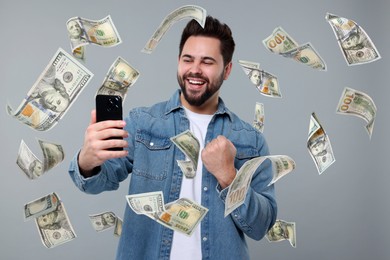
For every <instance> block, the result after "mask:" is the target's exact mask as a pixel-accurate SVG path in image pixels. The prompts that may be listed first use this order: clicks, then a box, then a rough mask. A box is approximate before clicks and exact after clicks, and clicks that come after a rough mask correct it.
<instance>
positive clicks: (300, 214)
mask: <svg viewBox="0 0 390 260" xmlns="http://www.w3.org/2000/svg"><path fill="white" fill-rule="evenodd" d="M185 4H197V5H200V6H202V7H204V8H205V9H206V10H207V12H208V14H211V15H213V16H215V17H217V18H219V19H220V20H221V21H223V22H225V23H227V24H228V25H230V27H231V29H232V30H233V35H234V37H235V41H236V45H237V47H236V52H235V54H234V57H233V59H234V61H233V63H234V64H233V71H232V74H231V76H230V78H229V80H228V81H226V82H225V83H224V85H223V88H222V92H221V95H222V97H223V99H224V101H225V102H226V103H227V105H228V106H229V107H230V108H231V109H232V110H233V111H235V112H236V113H237V114H238V115H239V116H241V117H242V118H243V119H244V120H246V121H248V122H252V120H253V117H254V106H255V103H256V102H261V103H264V105H265V129H264V134H265V136H266V138H267V140H268V143H269V146H270V149H271V153H272V154H286V155H289V156H291V157H292V158H293V159H294V160H295V162H296V164H297V168H296V169H295V170H294V171H293V172H292V173H290V175H288V176H286V177H284V178H282V179H281V180H280V181H279V182H278V183H277V185H276V188H277V200H278V205H279V213H278V218H280V219H284V220H286V221H294V222H296V225H297V248H292V247H291V246H290V244H289V243H288V242H287V241H282V242H279V243H269V242H268V241H267V240H266V239H265V238H264V239H263V240H261V241H253V240H250V239H249V240H248V243H249V250H250V253H251V256H252V259H297V260H298V259H316V260H325V259H326V260H327V259H377V260H380V259H388V257H389V256H390V249H389V248H390V247H389V244H390V238H389V233H390V232H389V231H390V230H389V229H390V228H389V224H388V223H389V219H390V218H389V217H390V210H389V202H388V197H389V194H390V193H389V189H388V183H389V182H390V177H389V174H388V173H389V172H388V169H389V167H388V161H387V160H388V158H389V151H388V147H389V146H390V143H389V138H388V136H387V134H386V133H389V130H390V129H389V128H390V125H389V109H388V107H387V105H386V104H388V100H389V96H390V95H389V86H388V84H389V83H388V69H389V65H390V64H389V54H390V53H389V49H388V46H389V44H390V42H389V39H390V38H389V36H388V32H387V25H389V24H390V19H389V18H388V17H389V16H388V10H389V7H390V4H389V1H385V0H383V1H381V0H375V1H365V0H342V1H309V0H298V1H286V0H279V1H256V0H253V1H222V0H219V1H193V2H188V1H150V0H143V1H116V0H111V1H104V2H103V1H100V2H97V1H73V0H69V1H19V0H14V1H12V2H11V1H4V0H1V1H0V22H1V24H2V29H1V39H0V46H1V48H0V73H1V74H0V75H1V80H2V88H1V89H2V97H1V99H0V102H1V107H3V108H5V105H6V103H7V102H8V103H9V104H10V105H11V106H12V107H13V108H15V109H16V108H17V107H18V106H19V104H20V102H21V101H22V99H23V98H24V96H25V95H26V93H27V92H28V91H29V90H30V88H31V86H32V85H33V84H34V82H35V81H36V80H37V78H38V76H39V75H40V74H41V72H42V71H43V69H44V68H45V67H46V65H47V64H48V62H49V60H50V59H51V58H52V56H53V55H54V53H55V52H56V50H57V49H58V47H62V48H63V49H65V50H66V51H68V52H70V44H69V39H68V36H67V33H66V27H65V22H66V21H67V20H68V19H69V18H70V17H73V16H80V17H84V18H88V19H95V20H98V19H101V18H103V17H105V16H106V15H108V14H110V15H111V17H112V19H113V21H114V23H115V25H116V27H117V29H118V31H119V33H120V36H121V38H122V40H123V43H122V44H120V45H118V46H116V47H113V48H102V47H99V46H96V45H88V46H87V47H86V62H85V66H86V67H87V68H88V69H90V70H91V71H92V72H93V73H94V74H95V76H94V78H93V79H92V81H91V83H90V84H89V85H88V86H87V87H86V88H85V89H84V90H83V92H82V93H81V94H80V96H79V98H78V99H77V100H76V102H74V103H73V105H72V107H71V108H70V109H69V110H68V112H67V113H66V115H65V117H64V118H63V119H62V120H61V121H60V122H59V123H58V124H57V125H56V126H55V127H54V128H53V129H51V130H49V131H47V132H38V131H34V130H32V129H30V128H29V127H27V126H25V125H23V124H21V123H19V122H18V121H17V120H15V119H13V118H12V117H10V116H8V115H7V114H6V112H5V109H3V112H1V113H0V120H1V134H2V135H1V136H2V138H1V140H2V142H1V143H2V145H1V150H2V153H1V154H2V155H1V157H0V158H1V159H0V160H1V162H0V165H1V166H2V167H1V181H0V198H1V205H0V208H1V215H0V216H1V217H0V225H1V229H0V258H1V259H57V260H58V259H113V258H114V255H115V251H116V247H117V243H118V238H117V237H115V236H113V230H112V229H111V230H108V231H105V232H101V233H97V232H96V231H95V230H94V229H93V228H92V225H91V223H90V221H89V218H88V215H89V214H95V213H100V212H103V211H107V210H109V211H113V212H115V213H116V214H117V215H118V216H121V217H122V215H123V212H124V207H125V203H126V202H125V194H126V192H127V187H128V181H129V179H128V180H126V181H125V182H124V183H123V184H122V186H121V187H120V189H119V190H117V191H114V192H105V193H102V194H100V195H86V194H84V193H82V192H80V191H79V190H78V189H76V187H75V186H74V185H73V183H72V182H71V179H70V177H69V176H68V173H67V169H68V165H69V161H70V160H71V158H72V157H73V155H74V154H75V153H76V152H77V150H78V149H79V147H80V146H81V145H82V141H83V136H84V130H85V128H86V127H87V125H88V122H89V117H90V111H91V109H93V107H94V95H95V92H96V90H97V88H98V87H99V85H100V84H101V83H102V81H103V79H104V77H105V75H106V73H107V71H108V68H109V67H110V65H111V64H112V63H113V61H114V60H115V59H116V58H117V57H118V56H122V57H123V58H124V59H126V60H127V61H128V62H130V63H131V64H132V65H133V66H134V67H136V68H137V69H138V70H139V71H140V72H141V76H140V78H139V79H138V81H137V82H136V84H135V85H134V86H133V87H132V88H131V89H130V90H129V92H128V95H127V98H126V100H125V104H124V110H125V112H127V111H128V110H129V109H130V108H132V107H135V106H140V105H151V104H153V103H155V102H157V101H161V100H165V99H167V98H169V97H170V96H171V94H172V93H173V91H174V90H175V89H177V87H178V86H177V82H176V69H177V54H178V42H179V37H180V33H181V30H182V29H183V27H184V25H185V24H186V23H187V21H188V20H183V21H180V22H177V23H175V24H174V25H173V26H172V27H171V29H170V30H169V31H168V32H167V33H166V35H165V36H164V38H163V39H162V41H161V42H160V43H159V45H158V46H157V48H156V49H155V51H154V52H153V53H152V54H151V55H148V54H144V53H141V52H140V50H141V49H142V48H143V46H144V45H145V43H146V42H147V40H148V39H149V37H150V36H151V35H152V34H153V33H154V31H155V29H156V28H157V26H158V25H159V24H160V23H161V21H162V20H163V18H164V17H165V16H166V15H167V14H168V13H170V12H171V11H173V10H174V9H176V8H178V7H180V6H182V5H185ZM327 12H330V13H334V14H337V15H340V16H342V17H346V18H349V19H352V20H354V21H356V22H357V23H358V24H359V25H361V26H362V27H363V28H364V29H365V31H366V32H367V33H368V35H369V36H370V37H371V39H372V40H373V42H374V43H375V45H376V47H377V48H378V50H379V52H380V54H381V56H382V59H381V60H379V61H376V62H373V63H369V64H364V65H359V66H347V63H346V62H345V60H344V57H343V56H342V54H341V51H340V49H339V46H338V44H337V42H336V38H335V36H334V34H333V31H332V29H331V27H330V25H329V24H328V23H327V21H326V20H325V14H326V13H327ZM279 25H280V26H282V27H283V28H284V29H285V30H286V31H287V32H288V33H289V34H290V35H291V36H292V37H293V38H294V39H295V40H296V41H298V43H300V44H303V43H306V42H311V43H312V44H313V45H314V47H315V48H316V50H317V51H318V52H319V53H320V55H321V56H322V57H323V59H324V60H325V61H326V63H327V67H328V70H327V71H326V72H322V71H316V70H313V69H311V68H309V67H306V66H304V65H301V64H298V63H297V62H294V61H292V60H288V59H285V58H283V57H281V56H279V55H276V54H273V53H270V52H269V51H268V50H267V49H266V48H265V47H264V46H263V44H262V40H263V39H265V38H266V37H267V36H268V35H270V34H271V32H272V31H273V29H274V28H275V27H277V26H279ZM239 59H243V60H251V61H255V62H259V63H260V64H261V67H262V69H264V70H266V71H268V72H270V73H273V74H275V75H276V76H277V77H278V79H279V84H280V88H281V91H282V95H283V98H282V99H273V98H269V97H265V96H263V95H261V94H260V93H259V92H258V91H257V90H256V89H255V88H254V87H253V86H252V85H251V83H250V81H249V80H248V78H247V77H246V75H245V74H244V72H243V71H242V69H241V68H240V65H239V64H238V63H237V61H238V60H239ZM346 86H348V87H351V88H354V89H357V90H360V91H363V92H365V93H367V94H368V95H370V96H371V98H372V99H373V100H374V102H375V104H376V106H377V108H378V114H377V118H376V122H375V126H374V131H373V135H372V138H371V140H370V139H369V137H368V135H367V133H366V130H365V128H364V126H365V122H364V121H363V120H362V119H360V118H357V117H352V116H345V115H339V114H336V113H335V111H336V106H337V104H338V101H339V98H340V96H341V92H342V90H343V89H344V87H346ZM313 111H314V112H316V114H317V116H318V117H319V119H320V122H321V123H322V125H323V126H324V128H325V130H326V132H327V134H328V135H329V138H330V140H331V143H332V147H333V150H334V153H335V156H336V162H335V163H334V164H333V165H332V166H330V168H328V169H327V170H326V171H325V172H324V173H323V174H322V175H318V173H317V170H316V167H315V165H314V163H313V161H312V159H311V157H310V155H309V153H308V151H307V148H306V141H307V134H308V127H309V119H310V114H311V113H312V112H313ZM36 138H41V139H44V140H48V141H52V142H57V143H60V144H62V145H63V147H64V149H65V153H66V158H65V160H64V161H63V162H62V163H61V164H60V165H58V166H57V167H56V168H54V169H52V170H51V171H49V172H48V173H46V175H44V176H42V177H41V178H39V179H37V180H34V181H30V180H29V179H27V178H26V176H25V175H24V173H23V172H22V171H21V170H20V169H19V168H18V166H17V165H16V163H15V162H16V157H17V153H18V148H19V144H20V142H21V140H22V139H23V140H24V141H25V142H26V143H27V145H28V146H29V147H30V149H31V150H32V151H33V152H34V153H35V154H36V155H37V156H38V157H39V158H42V156H43V155H42V152H41V150H40V148H39V145H38V142H37V140H36ZM51 192H57V194H58V195H59V196H60V198H61V199H62V201H63V203H64V205H65V207H66V210H67V212H68V215H69V218H70V220H71V223H72V225H73V227H74V229H75V231H76V233H77V238H76V239H75V240H73V241H71V242H69V243H66V244H63V245H60V246H58V247H56V248H53V249H46V248H45V247H44V246H43V245H42V243H41V241H40V238H39V234H38V232H37V228H36V226H35V223H34V221H33V220H32V221H28V222H24V220H23V205H24V204H25V203H27V202H30V201H32V200H34V199H37V198H39V197H42V196H44V195H46V194H48V193H51Z"/></svg>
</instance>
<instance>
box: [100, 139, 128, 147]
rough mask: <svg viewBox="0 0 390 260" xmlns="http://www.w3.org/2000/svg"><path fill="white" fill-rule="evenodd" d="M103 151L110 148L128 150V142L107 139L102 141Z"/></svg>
mask: <svg viewBox="0 0 390 260" xmlns="http://www.w3.org/2000/svg"><path fill="white" fill-rule="evenodd" d="M100 146H101V149H102V150H108V149H110V148H126V147H127V146H128V144H127V141H126V140H123V139H107V140H102V142H101V145H100Z"/></svg>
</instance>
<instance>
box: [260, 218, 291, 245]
mask: <svg viewBox="0 0 390 260" xmlns="http://www.w3.org/2000/svg"><path fill="white" fill-rule="evenodd" d="M266 238H267V240H268V241H269V242H279V241H283V240H288V241H289V242H290V244H291V246H292V247H297V242H296V241H297V235H296V224H295V222H287V221H284V220H281V219H277V220H276V221H275V224H274V225H273V226H272V228H271V229H270V230H269V231H268V233H267V234H266Z"/></svg>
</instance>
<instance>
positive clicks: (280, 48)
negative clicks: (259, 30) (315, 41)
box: [263, 26, 326, 71]
mask: <svg viewBox="0 0 390 260" xmlns="http://www.w3.org/2000/svg"><path fill="white" fill-rule="evenodd" d="M263 44H264V46H265V47H266V48H267V49H268V50H269V51H271V52H273V53H277V54H280V55H282V56H284V57H286V58H292V59H293V60H295V61H297V62H299V63H302V64H305V65H307V66H309V67H311V68H313V69H318V70H323V71H326V64H325V61H324V60H323V59H322V58H321V56H320V55H319V54H318V52H317V51H316V50H315V49H314V47H313V46H312V44H311V43H306V44H303V45H298V43H297V42H296V41H295V40H294V39H292V38H291V36H290V35H289V34H288V33H287V32H286V31H285V30H284V29H283V28H282V27H280V26H279V27H277V28H275V29H274V31H273V32H272V34H271V35H270V36H268V37H267V38H266V39H264V40H263Z"/></svg>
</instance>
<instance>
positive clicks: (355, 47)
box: [325, 13, 381, 66]
mask: <svg viewBox="0 0 390 260" xmlns="http://www.w3.org/2000/svg"><path fill="white" fill-rule="evenodd" d="M325 19H326V20H327V21H328V23H329V24H330V26H331V27H332V30H333V32H334V34H335V35H336V39H337V41H338V44H339V46H340V49H341V52H342V53H343V54H344V58H345V61H346V62H347V63H348V65H349V66H351V65H358V64H363V63H368V62H373V61H376V60H378V59H380V58H381V56H380V54H379V52H378V50H377V48H376V47H375V45H374V43H373V42H372V41H371V39H370V37H369V36H368V35H367V33H366V32H365V31H364V29H363V28H362V27H361V26H359V25H358V24H357V23H356V22H354V21H352V20H350V19H347V18H344V17H340V16H337V15H334V14H330V13H327V14H326V16H325Z"/></svg>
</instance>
